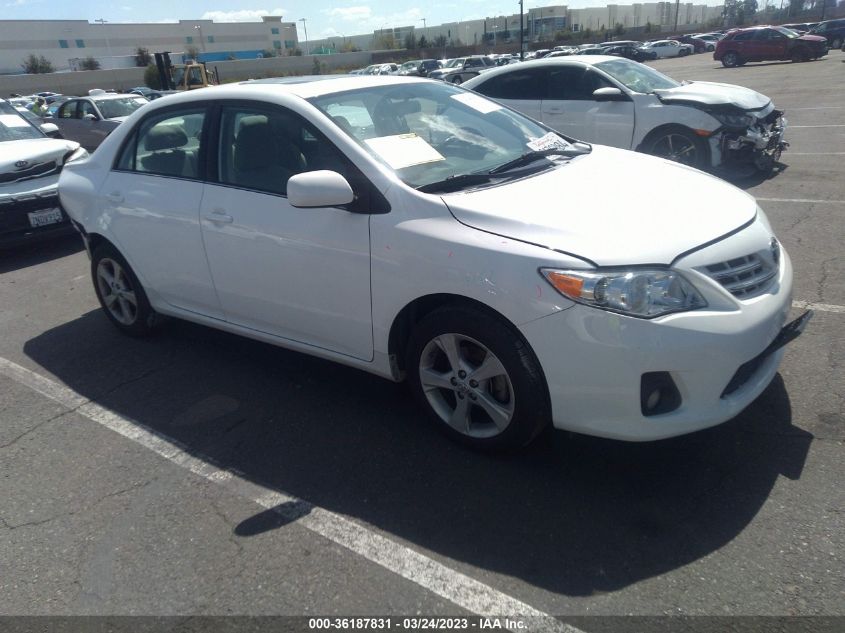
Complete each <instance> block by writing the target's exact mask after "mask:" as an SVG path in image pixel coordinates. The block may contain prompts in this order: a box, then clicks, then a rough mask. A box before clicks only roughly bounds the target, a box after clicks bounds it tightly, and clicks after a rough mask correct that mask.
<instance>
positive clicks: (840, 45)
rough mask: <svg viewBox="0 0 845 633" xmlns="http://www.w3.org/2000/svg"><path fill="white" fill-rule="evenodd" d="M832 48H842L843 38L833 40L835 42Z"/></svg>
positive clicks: (831, 44)
mask: <svg viewBox="0 0 845 633" xmlns="http://www.w3.org/2000/svg"><path fill="white" fill-rule="evenodd" d="M830 47H831V48H841V47H842V38H841V37H835V38H833V41H832V42H831V43H830Z"/></svg>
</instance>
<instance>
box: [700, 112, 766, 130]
mask: <svg viewBox="0 0 845 633" xmlns="http://www.w3.org/2000/svg"><path fill="white" fill-rule="evenodd" d="M710 115H711V116H712V117H713V118H714V119H716V120H717V121H719V123H721V124H722V125H724V126H725V127H732V128H742V129H745V128H747V127H751V126H752V125H754V123H755V122H756V121H757V119H756V118H754V117H753V116H752V115H750V114H746V113H744V112H711V113H710Z"/></svg>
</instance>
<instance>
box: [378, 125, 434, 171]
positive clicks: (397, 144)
mask: <svg viewBox="0 0 845 633" xmlns="http://www.w3.org/2000/svg"><path fill="white" fill-rule="evenodd" d="M364 142H365V143H366V144H367V145H369V146H370V149H372V150H373V151H374V152H375V153H376V154H378V155H379V156H380V157H381V159H382V160H383V161H384V162H386V163H387V164H388V165H390V166H391V167H392V168H393V169H403V168H405V167H413V166H414V165H423V164H425V163H435V162H437V161H440V160H446V159H445V158H444V157H443V156H442V155H441V154H440V152H438V151H437V150H436V149H434V148H433V147H432V146H431V145H429V144H428V143H426V141H425V139H424V138H422V137H421V136H417V135H416V134H414V133H413V132H412V133H410V134H396V135H394V136H380V137H378V138H368V139H365V140H364Z"/></svg>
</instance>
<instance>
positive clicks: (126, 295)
mask: <svg viewBox="0 0 845 633" xmlns="http://www.w3.org/2000/svg"><path fill="white" fill-rule="evenodd" d="M97 288H98V289H99V291H100V297H101V298H102V300H103V305H104V306H105V308H106V310H108V311H109V313H110V314H111V315H112V316H113V317H114V319H115V320H116V321H117V322H118V323H120V324H122V325H132V324H133V323H134V322H135V320H136V319H137V318H138V298H137V297H136V296H135V290H134V289H133V288H132V282H131V281H130V279H129V276H128V275H127V274H126V271H125V270H124V269H123V267H122V266H121V265H120V264H119V263H118V262H116V261H115V260H113V259H111V258H108V257H104V258H103V259H101V260H100V262H99V263H98V264H97Z"/></svg>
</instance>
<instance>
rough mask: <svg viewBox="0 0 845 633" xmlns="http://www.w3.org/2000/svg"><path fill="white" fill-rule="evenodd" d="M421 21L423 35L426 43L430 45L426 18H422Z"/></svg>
mask: <svg viewBox="0 0 845 633" xmlns="http://www.w3.org/2000/svg"><path fill="white" fill-rule="evenodd" d="M420 22H422V23H423V37H424V38H425V43H426V45H428V26H427V25H426V23H425V18H420Z"/></svg>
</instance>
